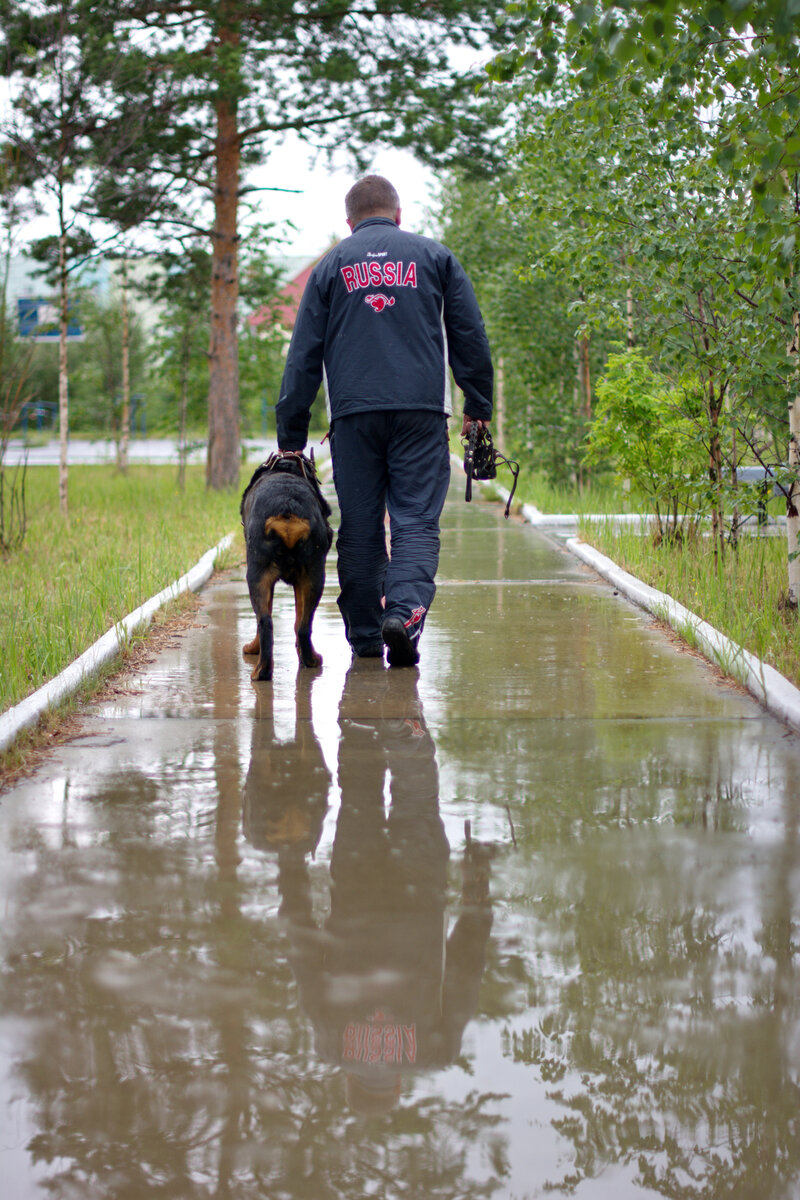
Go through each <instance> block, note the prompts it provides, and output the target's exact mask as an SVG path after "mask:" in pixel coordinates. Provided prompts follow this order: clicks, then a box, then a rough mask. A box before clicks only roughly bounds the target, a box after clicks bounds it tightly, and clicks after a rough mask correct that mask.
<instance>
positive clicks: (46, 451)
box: [5, 438, 277, 467]
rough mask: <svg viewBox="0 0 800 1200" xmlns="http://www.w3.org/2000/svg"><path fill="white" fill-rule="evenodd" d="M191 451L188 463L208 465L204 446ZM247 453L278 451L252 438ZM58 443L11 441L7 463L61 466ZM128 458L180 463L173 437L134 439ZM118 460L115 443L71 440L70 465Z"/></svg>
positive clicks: (250, 456)
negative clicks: (38, 444)
mask: <svg viewBox="0 0 800 1200" xmlns="http://www.w3.org/2000/svg"><path fill="white" fill-rule="evenodd" d="M191 445H192V449H191V450H190V453H189V455H188V457H187V461H188V462H192V463H197V462H205V459H206V447H205V444H204V443H199V442H195V443H191ZM244 445H245V454H246V457H247V461H248V462H260V461H261V460H262V459H263V458H266V456H267V454H269V453H271V452H272V451H273V450H276V449H277V442H276V441H275V439H274V438H253V439H249V440H247V441H246V442H245V443H244ZM59 453H60V451H59V444H58V442H57V441H53V442H48V443H46V445H43V446H29V445H26V444H25V443H24V442H23V441H21V440H20V439H12V440H11V441H10V442H9V443H8V448H7V450H6V458H5V461H6V463H7V465H8V466H12V467H13V466H16V465H17V464H18V463H20V462H22V461H23V460H24V458H25V457H26V456H27V461H28V465H29V466H31V467H54V466H58V463H59ZM128 458H129V461H130V462H132V463H172V462H175V463H176V462H177V461H178V443H177V441H176V440H175V439H174V438H132V439H131V442H130V445H129V450H128ZM116 460H117V450H116V446H115V444H114V442H113V441H110V440H104V441H89V440H88V439H86V438H70V442H69V452H68V462H69V463H70V465H77V464H79V463H86V464H90V465H99V464H101V463H113V462H116Z"/></svg>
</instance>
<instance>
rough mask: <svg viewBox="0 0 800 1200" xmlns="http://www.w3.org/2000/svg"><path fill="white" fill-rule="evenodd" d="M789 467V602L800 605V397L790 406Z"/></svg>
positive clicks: (787, 523)
mask: <svg viewBox="0 0 800 1200" xmlns="http://www.w3.org/2000/svg"><path fill="white" fill-rule="evenodd" d="M789 466H790V467H792V468H793V470H794V475H793V478H792V481H791V486H790V489H789V497H788V500H787V502H786V543H787V550H788V552H789V602H790V604H800V395H797V396H795V398H794V400H793V402H792V403H791V404H790V405H789ZM792 555H794V556H795V557H794V558H793V557H792Z"/></svg>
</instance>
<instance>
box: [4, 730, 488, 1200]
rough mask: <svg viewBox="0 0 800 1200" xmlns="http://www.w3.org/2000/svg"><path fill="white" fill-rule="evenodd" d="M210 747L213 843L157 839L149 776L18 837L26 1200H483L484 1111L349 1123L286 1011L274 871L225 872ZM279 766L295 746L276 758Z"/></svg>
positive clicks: (14, 928)
mask: <svg viewBox="0 0 800 1200" xmlns="http://www.w3.org/2000/svg"><path fill="white" fill-rule="evenodd" d="M308 734H309V729H308V728H304V729H303V730H302V731H301V734H300V735H299V736H300V738H301V740H302V739H305V740H304V741H303V744H302V746H301V747H300V748H301V750H303V751H305V750H306V749H308V745H309V743H308V741H307V739H308ZM209 736H210V738H213V739H214V743H215V746H216V749H217V752H218V754H219V755H220V756H221V757H223V758H224V759H225V761H224V762H222V764H217V766H216V768H215V767H214V765H213V764H211V763H208V762H207V759H208V750H209V748H210V745H211V743H210V742H209V743H208V744H205V743H204V744H200V745H198V746H197V748H196V754H195V757H196V759H197V760H202V761H203V762H204V763H205V764H206V765H205V766H204V767H203V772H204V778H206V779H207V780H208V781H209V783H210V785H211V786H210V789H209V791H208V793H206V794H205V795H204V796H203V797H202V806H203V810H206V809H207V807H208V805H209V804H212V803H213V801H214V799H215V798H216V800H217V820H216V822H215V823H214V824H213V825H212V826H208V827H206V826H202V825H200V826H198V825H197V824H196V823H193V822H192V821H191V820H190V819H188V817H187V820H186V822H185V824H182V825H181V826H180V828H177V827H176V826H175V825H171V826H169V821H170V818H171V815H172V803H173V797H172V795H171V794H170V786H171V783H169V784H166V785H165V784H163V783H162V782H160V775H159V771H158V766H157V764H153V766H152V768H151V769H150V772H149V774H148V775H145V774H139V773H137V772H135V771H134V772H130V773H126V774H125V776H124V777H119V778H108V777H106V778H105V779H104V781H103V791H102V793H100V794H98V795H96V796H94V797H91V796H84V797H83V798H82V802H81V810H80V813H78V811H77V809H75V810H74V811H73V812H66V813H65V817H64V821H63V823H62V827H61V828H60V829H59V831H58V834H57V844H55V843H54V841H53V839H51V840H50V841H49V842H48V841H47V839H45V840H42V839H40V838H36V837H34V836H33V835H31V836H30V837H27V838H23V841H24V843H25V845H26V848H27V852H28V853H29V855H30V872H29V874H28V875H27V877H26V878H25V880H24V882H23V883H21V884H20V885H19V887H18V888H17V890H16V893H15V896H14V899H13V906H12V907H13V914H12V919H10V920H9V921H8V925H7V944H8V958H7V963H8V968H9V969H8V970H6V971H5V973H4V975H3V976H2V979H0V1003H1V1004H2V1010H3V1012H4V1014H5V1015H6V1016H7V1017H8V1018H10V1019H14V1018H18V1019H19V1021H20V1023H21V1028H22V1030H23V1032H22V1033H21V1035H20V1038H19V1042H18V1050H17V1064H16V1071H17V1078H18V1079H19V1080H20V1081H21V1082H22V1093H23V1094H24V1096H25V1099H26V1109H27V1112H28V1114H29V1118H30V1123H31V1125H32V1126H33V1127H34V1128H35V1130H36V1132H35V1133H34V1135H33V1136H32V1138H31V1139H30V1142H29V1146H28V1149H29V1153H30V1155H31V1157H32V1159H33V1160H34V1162H35V1163H36V1164H37V1167H38V1169H39V1171H40V1172H41V1174H42V1175H43V1176H44V1177H45V1178H46V1183H45V1184H43V1185H42V1189H43V1190H45V1188H46V1189H49V1190H50V1191H51V1192H52V1193H53V1194H54V1195H58V1196H59V1197H60V1198H64V1200H71V1198H72V1197H76V1198H77V1197H80V1200H101V1198H102V1200H111V1198H112V1197H113V1200H142V1197H145V1196H147V1197H160V1196H163V1197H174V1198H176V1200H178V1198H179V1200H190V1198H192V1197H201V1196H217V1197H237V1198H239V1197H240V1198H242V1200H248V1198H249V1197H253V1200H255V1198H258V1200H263V1197H265V1196H281V1195H285V1196H303V1195H307V1196H309V1197H313V1198H314V1200H327V1198H329V1197H330V1198H331V1200H332V1198H334V1197H335V1198H336V1200H339V1198H341V1197H344V1196H356V1195H363V1194H376V1195H381V1196H383V1197H387V1198H389V1197H392V1196H408V1195H413V1196H426V1197H433V1198H439V1197H441V1198H442V1200H472V1198H475V1200H478V1198H482V1197H488V1196H491V1195H493V1194H495V1193H496V1192H497V1191H498V1189H500V1183H499V1179H500V1178H501V1177H502V1175H503V1173H504V1172H505V1171H506V1170H507V1164H506V1161H505V1158H504V1152H503V1144H502V1141H501V1140H499V1136H498V1134H497V1131H496V1125H497V1122H498V1121H499V1118H498V1117H497V1116H496V1115H495V1114H494V1112H493V1111H492V1109H493V1107H496V1105H495V1103H494V1101H495V1098H494V1097H492V1096H491V1095H489V1094H487V1093H484V1092H481V1091H479V1090H478V1089H475V1090H473V1091H471V1092H469V1093H468V1094H467V1096H466V1097H464V1096H461V1097H459V1098H458V1099H457V1100H456V1099H446V1098H444V1097H441V1096H439V1095H436V1094H429V1095H421V1096H420V1097H419V1098H417V1099H415V1100H414V1101H413V1102H412V1101H409V1102H408V1103H407V1104H404V1105H403V1106H402V1108H400V1109H399V1110H397V1111H395V1112H394V1113H392V1114H390V1115H389V1116H387V1117H386V1118H384V1119H382V1120H381V1121H380V1122H371V1123H370V1124H369V1126H367V1127H366V1128H365V1126H364V1123H363V1121H361V1120H359V1119H358V1118H356V1117H354V1116H353V1115H352V1114H351V1113H349V1112H348V1111H347V1109H346V1107H345V1104H344V1087H343V1082H342V1078H341V1074H340V1072H339V1071H338V1070H335V1069H332V1068H331V1067H330V1066H328V1065H326V1064H321V1063H320V1062H319V1061H318V1059H317V1057H316V1055H315V1054H314V1052H313V1050H312V1046H311V1041H312V1038H311V1034H310V1031H309V1029H308V1026H307V1024H306V1022H305V1021H304V1019H303V1017H302V1016H301V1013H300V1011H299V1008H298V1003H297V996H296V986H295V983H294V980H293V978H292V975H291V972H290V970H289V967H288V965H287V963H286V959H285V953H284V951H285V942H284V938H285V934H284V931H283V929H282V928H281V926H280V924H279V922H278V920H277V919H276V915H275V910H276V907H277V892H276V888H275V884H276V881H277V872H276V867H275V863H274V860H273V859H272V858H268V857H266V856H264V858H263V859H262V860H261V864H260V869H259V870H255V869H254V863H253V860H252V857H251V858H250V859H249V860H248V861H247V863H246V864H245V865H244V866H243V864H242V861H241V843H239V844H238V846H237V842H236V838H235V836H234V828H233V827H234V825H235V823H236V822H237V821H239V820H240V819H241V803H242V790H241V783H240V781H239V776H238V773H237V772H236V771H234V765H233V754H234V750H235V744H234V742H233V740H232V739H231V742H230V745H228V743H227V742H226V741H225V736H226V735H225V731H224V730H222V731H220V730H219V729H217V730H214V729H211V730H210V731H209ZM297 750H298V739H295V742H294V743H291V744H288V745H287V750H286V752H287V754H292V753H297ZM276 769H278V774H280V764H279V763H278V764H276ZM154 780H156V782H154ZM215 780H216V788H217V794H216V797H215V796H214V781H215ZM172 782H174V779H173V780H172ZM229 786H233V787H234V788H235V790H234V793H233V794H232V795H231V794H228V791H227V790H226V789H228V788H229ZM234 810H235V816H234ZM87 813H90V814H91V815H90V817H89V818H88V821H89V822H90V825H89V824H87ZM165 823H166V824H167V825H168V826H169V829H170V833H169V835H168V836H165ZM32 829H33V830H34V831H35V829H36V827H35V826H34V827H32ZM313 870H314V871H317V872H320V871H321V872H323V873H325V874H326V873H327V870H326V868H325V867H324V865H322V864H320V865H318V866H315V867H313ZM479 1161H480V1168H479V1169H477V1164H478V1162H479ZM476 1175H479V1176H480V1178H475V1176H476Z"/></svg>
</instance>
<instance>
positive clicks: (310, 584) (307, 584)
mask: <svg viewBox="0 0 800 1200" xmlns="http://www.w3.org/2000/svg"><path fill="white" fill-rule="evenodd" d="M324 586H325V572H324V571H319V572H314V573H311V574H309V573H307V572H305V571H304V572H303V573H302V575H301V576H300V578H299V579H297V580H296V581H295V584H294V632H295V635H296V638H297V656H298V658H299V659H300V662H301V663H302V664H303V666H304V667H321V666H322V655H321V654H317V652H316V650H315V649H314V647H313V646H312V645H311V623H312V621H313V620H314V613H315V612H316V611H317V605H318V604H319V602H320V597H321V596H322V589H323V588H324Z"/></svg>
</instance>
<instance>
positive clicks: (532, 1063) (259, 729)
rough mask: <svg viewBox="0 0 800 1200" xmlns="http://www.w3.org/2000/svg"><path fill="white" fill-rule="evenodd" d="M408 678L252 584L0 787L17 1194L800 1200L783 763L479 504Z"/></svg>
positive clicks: (454, 511)
mask: <svg viewBox="0 0 800 1200" xmlns="http://www.w3.org/2000/svg"><path fill="white" fill-rule="evenodd" d="M444 526H445V528H444V544H443V554H442V571H441V587H440V591H439V594H438V596H437V600H436V605H435V607H434V610H433V612H432V614H431V617H430V621H429V624H428V628H427V629H426V632H425V636H424V644H423V660H422V663H421V666H420V669H419V670H418V671H417V670H404V671H387V670H385V669H383V667H382V665H381V664H377V663H374V662H373V663H368V662H367V663H361V664H358V665H357V666H356V667H351V664H350V661H349V656H348V654H347V652H346V647H345V643H344V641H343V637H342V633H341V628H340V622H339V618H338V613H337V610H336V604H335V596H336V588H335V584H334V581H333V579H331V580H330V581H329V587H328V589H327V590H326V593H325V596H324V598H323V602H322V605H321V607H320V610H319V613H318V618H317V636H316V642H317V646H318V649H320V650H321V652H322V654H323V656H324V660H325V662H324V667H323V669H322V670H321V671H320V672H308V671H298V670H297V667H296V664H295V659H294V654H293V649H292V637H293V635H292V613H291V609H290V604H289V593H288V590H285V591H282V592H281V593H280V595H279V601H278V605H277V615H276V624H277V630H278V648H277V660H278V667H277V670H276V676H275V679H274V681H273V683H272V684H259V685H253V684H251V683H250V681H249V677H248V670H247V667H246V664H245V663H244V662H243V661H242V658H241V653H240V647H241V645H242V643H243V642H244V641H246V640H247V639H248V638H249V637H250V636H251V631H252V615H251V613H250V611H249V604H248V601H247V597H246V593H245V589H244V584H243V574H242V571H241V570H239V571H236V572H234V574H233V576H232V577H230V578H227V579H225V580H223V581H218V582H216V583H214V584H213V585H212V586H210V587H209V588H208V589H207V591H206V592H205V594H204V599H203V607H202V610H201V614H200V618H199V623H198V626H197V628H195V629H194V630H192V631H191V632H190V633H189V634H188V635H186V636H183V637H180V638H177V639H176V640H175V643H174V645H172V646H170V647H168V648H167V649H165V650H164V651H163V652H162V653H160V654H159V655H158V657H157V658H156V659H155V661H153V662H152V663H150V664H149V665H148V666H147V667H145V668H143V669H142V670H141V673H140V674H139V675H138V676H137V677H136V678H134V679H133V680H132V681H131V682H130V685H129V686H128V688H127V689H126V690H125V691H121V692H120V693H119V694H118V695H116V696H113V697H112V698H111V699H109V700H107V701H105V702H104V703H103V704H101V705H98V706H95V707H93V708H91V709H90V710H89V711H88V713H87V716H86V718H85V721H84V723H83V730H82V734H81V736H80V737H79V738H78V739H77V740H75V741H74V742H73V743H72V744H71V745H69V746H68V747H66V748H65V749H64V750H63V751H61V752H59V754H58V755H56V756H54V757H53V758H52V759H51V760H50V761H49V762H48V764H47V765H46V766H45V767H43V769H42V770H41V771H40V772H39V773H38V774H37V775H36V777H35V778H33V779H31V780H30V781H28V782H26V783H24V784H22V785H20V786H19V787H17V788H16V789H14V790H13V791H12V792H10V793H8V794H5V795H4V796H2V798H1V799H2V802H1V803H0V891H2V902H3V911H4V914H5V920H4V923H3V927H2V934H1V936H2V945H1V946H0V952H1V953H2V963H3V966H2V971H0V1014H2V1016H1V1017H0V1111H2V1112H3V1121H4V1126H3V1131H2V1142H1V1143H0V1144H1V1145H2V1147H3V1151H2V1154H3V1169H4V1177H5V1185H4V1186H5V1189H6V1192H7V1194H8V1195H9V1196H13V1197H14V1200H33V1198H34V1197H40V1196H42V1197H43V1196H45V1195H57V1196H63V1197H67V1196H73V1195H74V1196H80V1197H81V1200H93V1198H101V1197H102V1198H103V1200H118V1198H121V1197H131V1198H136V1200H139V1198H140V1197H145V1196H151V1195H152V1196H160V1197H175V1198H176V1200H178V1198H180V1200H195V1198H198V1200H199V1198H200V1197H204V1198H205V1197H211V1196H220V1197H222V1196H225V1197H237V1198H238V1197H242V1198H246V1197H247V1198H249V1197H266V1196H270V1197H271V1196H276V1197H277V1196H280V1197H288V1198H295V1197H296V1198H298V1200H299V1198H300V1197H313V1198H314V1200H317V1198H327V1197H336V1198H337V1200H338V1198H340V1197H341V1198H345V1200H350V1198H352V1200H356V1198H359V1200H360V1198H361V1197H364V1196H371V1195H377V1196H381V1197H382V1198H385V1200H393V1198H395V1197H398V1198H399V1197H406V1198H413V1200H422V1198H423V1197H424V1198H426V1200H427V1197H432V1196H435V1197H437V1198H440V1197H445V1198H452V1200H465V1198H471V1197H476V1198H477V1197H487V1196H496V1197H502V1198H508V1200H511V1198H512V1197H514V1198H517V1200H521V1198H523V1197H534V1196H544V1195H550V1194H551V1192H552V1190H555V1191H556V1192H557V1193H559V1192H560V1193H562V1194H567V1195H574V1196H577V1197H604V1198H605V1197H607V1198H609V1200H612V1198H613V1200H620V1198H621V1197H628V1196H636V1197H640V1196H645V1197H647V1196H653V1197H655V1196H677V1195H680V1196H682V1197H691V1196H697V1197H700V1196H702V1197H708V1198H712V1200H713V1198H716V1197H720V1198H722V1197H726V1198H727V1197H734V1196H735V1197H743V1198H745V1197H748V1198H749V1197H758V1198H759V1200H772V1198H774V1200H778V1197H781V1198H783V1197H789V1196H796V1195H798V1194H800V1136H799V1135H800V1129H799V1128H798V1123H799V1121H800V1104H798V1094H799V1093H798V1074H799V1073H800V1021H799V1020H798V998H799V997H800V988H799V986H798V937H797V927H798V926H797V922H798V916H799V915H800V914H798V907H799V903H800V902H799V901H798V894H799V893H800V889H798V882H799V881H800V851H799V850H798V822H799V819H800V741H799V740H798V738H797V737H796V736H794V735H791V734H789V733H787V731H786V730H785V729H784V728H783V727H782V726H780V725H779V724H778V723H777V722H775V721H774V720H772V719H771V718H769V717H767V716H766V715H765V714H764V712H763V711H762V710H761V709H759V708H758V706H757V705H756V704H755V703H754V702H753V701H751V700H750V699H749V698H748V697H747V696H744V695H741V694H740V693H739V692H737V691H736V690H734V689H732V688H730V687H728V686H727V685H725V684H723V683H721V682H720V681H719V680H718V679H717V678H716V677H715V675H714V674H713V673H712V671H711V670H710V669H709V668H708V667H707V666H706V665H704V663H703V662H702V661H700V660H698V659H697V658H696V657H694V656H693V655H691V654H689V653H686V652H683V651H681V650H680V649H678V648H676V645H675V644H673V642H672V641H671V640H668V639H667V638H666V637H665V636H664V634H662V632H660V631H659V630H658V629H656V628H655V627H654V626H653V625H652V624H651V623H650V622H649V621H648V620H647V618H645V617H644V616H643V615H642V614H641V613H640V612H639V611H637V610H634V609H633V608H631V607H630V606H629V605H628V604H627V603H625V602H624V601H623V600H622V599H621V598H619V597H616V596H614V595H613V593H612V591H611V589H610V588H608V587H607V586H606V585H605V584H602V583H601V582H600V581H599V580H598V579H597V578H596V577H595V576H593V575H592V574H591V573H590V572H588V571H587V570H585V569H584V568H582V567H581V566H580V565H579V564H577V563H576V562H575V561H574V560H573V559H571V558H570V557H569V556H568V555H566V554H565V553H564V552H563V551H561V550H560V549H559V548H558V547H557V546H555V545H554V544H553V543H551V542H550V541H548V540H547V539H546V538H545V537H544V536H543V535H542V534H541V533H539V532H537V531H535V530H533V529H531V528H529V527H526V526H524V525H522V524H521V523H516V522H514V521H511V522H509V523H505V522H504V521H503V520H502V517H501V516H500V511H499V508H498V507H496V506H494V507H493V506H489V505H486V504H483V503H480V502H478V503H474V504H472V505H470V506H466V505H464V503H463V499H462V492H461V489H460V487H459V489H458V490H457V491H454V492H453V494H452V496H451V498H450V501H449V504H448V507H447V509H446V512H445V522H444Z"/></svg>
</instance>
